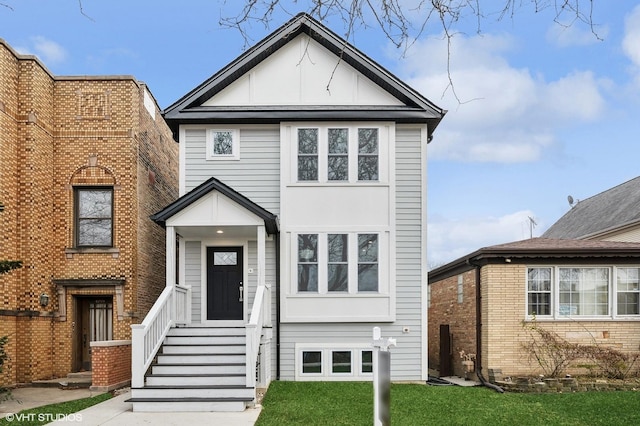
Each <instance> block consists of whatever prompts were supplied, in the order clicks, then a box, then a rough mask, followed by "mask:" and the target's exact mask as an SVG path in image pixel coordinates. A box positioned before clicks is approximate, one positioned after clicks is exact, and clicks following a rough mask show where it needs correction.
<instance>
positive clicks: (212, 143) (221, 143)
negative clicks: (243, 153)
mask: <svg viewBox="0 0 640 426" xmlns="http://www.w3.org/2000/svg"><path fill="white" fill-rule="evenodd" d="M237 133H238V132H237V131H236V130H233V129H209V130H208V131H207V160H239V159H240V146H239V142H238V134H237Z"/></svg>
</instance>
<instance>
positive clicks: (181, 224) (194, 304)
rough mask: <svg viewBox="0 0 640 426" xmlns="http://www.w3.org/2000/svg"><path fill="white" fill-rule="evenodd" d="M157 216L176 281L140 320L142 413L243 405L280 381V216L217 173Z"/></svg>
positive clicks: (136, 379) (135, 332) (135, 360)
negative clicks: (274, 355)
mask: <svg viewBox="0 0 640 426" xmlns="http://www.w3.org/2000/svg"><path fill="white" fill-rule="evenodd" d="M152 219H153V220H154V221H156V222H157V223H158V224H159V225H162V226H164V227H165V229H166V258H167V262H166V264H167V266H166V287H165V290H164V291H163V292H162V294H161V295H160V297H159V298H158V300H157V301H156V303H155V304H154V306H153V308H152V309H151V310H150V311H149V313H148V314H147V316H146V317H145V319H144V321H143V322H142V324H136V325H132V399H131V401H132V402H133V409H134V411H238V410H243V409H244V408H245V407H246V405H247V404H251V403H252V401H254V400H255V398H256V389H257V387H265V386H266V385H267V384H268V383H269V381H270V380H271V373H270V372H271V368H270V366H271V340H272V334H273V333H272V326H273V323H274V322H275V321H273V320H272V309H271V306H272V301H273V300H274V297H275V296H274V295H273V294H272V286H271V284H272V283H274V282H276V279H275V271H276V269H277V268H276V266H275V265H276V262H277V253H278V249H277V246H278V222H277V217H276V216H275V215H273V214H271V213H270V212H268V211H266V210H264V209H263V208H262V207H260V206H258V205H257V204H255V203H253V202H252V201H251V200H249V199H248V198H246V197H244V196H243V195H241V194H239V193H237V192H236V191H234V190H232V189H231V188H229V187H228V186H226V185H224V184H223V183H222V182H220V181H219V180H217V179H215V178H211V179H209V180H207V181H206V182H204V183H203V184H201V185H200V186H198V187H196V188H195V189H193V190H192V191H190V192H189V193H187V194H186V195H184V196H183V197H181V198H179V199H178V200H176V201H175V202H174V203H172V204H170V205H169V206H167V207H166V208H165V209H163V210H162V211H161V212H158V213H157V214H155V215H154V216H152Z"/></svg>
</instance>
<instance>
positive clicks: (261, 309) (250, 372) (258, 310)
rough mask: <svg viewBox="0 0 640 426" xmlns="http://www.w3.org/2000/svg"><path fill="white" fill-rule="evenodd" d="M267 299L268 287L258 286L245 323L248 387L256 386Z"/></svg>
mask: <svg viewBox="0 0 640 426" xmlns="http://www.w3.org/2000/svg"><path fill="white" fill-rule="evenodd" d="M269 300H270V299H269V288H268V287H267V286H265V285H261V286H258V288H257V290H256V295H255V298H254V300H253V307H252V308H251V316H250V317H249V323H247V324H246V325H245V327H246V333H247V363H246V376H247V382H246V383H247V387H250V388H253V387H255V386H256V366H257V365H258V353H259V349H260V338H261V337H262V326H263V325H264V323H265V318H264V314H265V311H266V310H265V301H269Z"/></svg>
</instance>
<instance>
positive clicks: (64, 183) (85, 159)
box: [0, 39, 178, 385]
mask: <svg viewBox="0 0 640 426" xmlns="http://www.w3.org/2000/svg"><path fill="white" fill-rule="evenodd" d="M0 152H2V155H1V156H0V203H1V204H2V205H3V206H4V208H3V211H2V212H0V259H19V260H22V261H23V267H22V268H21V269H17V270H14V271H12V272H10V273H8V274H5V275H2V276H0V294H1V295H2V297H1V298H0V336H4V335H8V336H9V344H8V347H7V352H8V354H9V356H10V361H9V362H8V364H5V369H4V370H5V371H4V373H3V375H2V376H1V377H0V384H4V385H11V384H14V383H28V382H32V381H34V380H39V379H47V378H54V377H63V376H65V375H67V374H68V373H70V372H75V371H83V370H89V369H91V349H92V348H91V341H114V342H116V343H117V342H119V341H120V342H121V341H125V342H126V341H127V340H130V339H131V327H130V326H131V324H132V323H138V322H140V321H141V320H142V318H144V316H145V314H146V313H147V311H148V310H149V309H150V308H151V306H152V305H153V303H154V301H155V299H156V298H157V296H158V295H159V294H160V292H161V291H162V289H163V288H164V286H165V235H164V230H163V229H162V228H160V227H159V226H157V225H156V224H155V223H153V222H152V221H151V220H149V216H150V215H151V214H152V213H154V212H156V211H158V210H159V209H161V208H162V207H163V206H165V205H166V204H168V203H169V202H170V201H172V200H174V199H175V198H176V197H177V195H178V146H177V144H176V143H175V142H174V140H173V138H172V134H171V132H170V130H169V128H168V127H167V125H166V124H165V122H164V120H163V118H162V116H161V115H160V111H159V110H158V107H157V105H156V102H155V100H154V99H153V97H152V96H151V95H150V92H149V91H148V89H147V87H146V86H145V85H144V83H141V82H139V81H137V80H136V79H135V78H134V77H132V76H100V77H93V76H79V77H60V76H54V75H52V74H51V73H50V72H49V71H48V70H47V69H46V68H45V66H44V65H43V64H42V63H41V62H40V61H39V60H38V59H37V58H35V57H33V56H23V55H19V54H17V53H16V52H15V51H13V50H12V49H11V47H10V46H9V45H8V44H7V43H6V42H4V41H3V40H1V39H0ZM108 346H109V345H107V347H108ZM125 346H126V345H125ZM98 351H99V350H98V349H97V348H94V352H98ZM116 352H117V353H119V356H130V355H127V353H128V354H130V347H126V348H125V349H124V350H123V349H122V348H120V349H118V350H117V351H116ZM123 354H124V355H123ZM124 364H125V365H126V364H127V362H126V361H125V362H124ZM94 373H95V372H94ZM94 378H95V377H94ZM94 381H95V380H94Z"/></svg>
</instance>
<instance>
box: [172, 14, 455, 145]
mask: <svg viewBox="0 0 640 426" xmlns="http://www.w3.org/2000/svg"><path fill="white" fill-rule="evenodd" d="M302 33H305V34H307V35H308V36H309V37H311V38H313V39H314V40H316V41H317V42H318V43H320V44H321V45H322V46H324V47H325V48H327V49H328V50H330V51H331V52H333V53H334V54H336V56H337V57H339V58H340V60H342V61H344V62H346V63H347V64H349V65H351V66H352V67H353V68H355V69H356V70H358V71H359V72H361V73H362V74H363V75H365V76H367V77H368V78H369V79H370V80H372V81H373V82H374V83H376V84H377V85H379V86H380V87H382V88H383V89H385V90H386V91H387V92H389V93H390V94H392V95H393V96H395V97H396V98H397V99H399V100H400V101H402V102H403V103H405V104H406V105H407V106H408V107H409V108H418V109H421V110H423V111H424V112H425V113H426V115H428V116H429V117H431V118H433V121H432V123H431V124H432V126H430V128H429V132H430V133H432V132H433V130H434V129H435V128H436V126H437V125H438V123H439V122H440V120H441V119H442V117H444V115H445V114H446V110H444V109H441V108H440V107H438V106H436V105H435V104H434V103H432V102H431V101H429V100H428V99H427V98H425V97H424V96H422V95H421V94H420V93H418V92H417V91H415V90H414V89H412V88H411V87H409V86H407V85H406V84H405V83H403V82H402V81H401V80H399V79H398V78H397V77H395V76H394V75H393V74H392V73H390V72H389V71H387V70H386V69H384V68H383V67H381V66H380V65H379V64H377V63H376V62H374V61H373V60H371V59H370V58H369V57H367V56H366V55H365V54H364V53H362V52H361V51H359V50H358V49H356V48H355V47H354V46H352V45H351V44H349V43H348V42H347V41H346V40H344V39H342V38H341V37H339V36H338V35H337V34H335V33H334V32H332V31H331V30H329V29H328V28H327V27H325V26H324V25H322V24H321V23H320V22H318V21H316V20H315V19H313V18H312V17H311V16H309V15H307V14H306V13H300V14H298V15H296V16H295V17H294V18H293V19H291V20H290V21H289V22H287V23H285V24H284V25H283V26H281V27H280V28H279V29H277V30H276V31H274V32H273V33H272V34H270V35H268V36H267V37H266V38H264V39H263V40H262V41H260V42H258V43H257V44H256V45H255V46H253V47H252V48H251V49H249V50H247V51H246V52H245V53H244V54H242V55H240V56H239V57H238V58H237V59H235V60H234V61H232V62H231V63H229V64H228V65H227V66H226V67H224V68H222V69H221V70H220V71H218V72H217V73H216V74H214V75H213V76H211V77H210V78H209V79H208V80H206V81H205V82H204V83H202V84H201V85H199V86H198V87H196V88H195V89H193V90H192V91H191V92H189V93H187V94H186V95H185V96H183V97H182V98H181V99H179V100H178V101H176V102H175V103H173V104H172V105H170V106H169V107H168V108H166V109H165V111H164V114H163V115H164V118H165V120H167V121H168V122H170V124H171V121H172V120H178V121H179V120H181V119H182V117H183V116H182V113H184V110H186V109H191V108H194V107H198V106H200V105H201V104H202V103H203V102H205V101H206V100H207V99H209V98H211V97H212V96H213V95H215V94H216V93H218V92H219V91H221V90H222V89H224V88H225V87H227V86H228V85H230V84H231V83H233V82H234V81H235V80H237V79H238V78H239V77H241V76H242V75H244V74H246V73H247V72H248V71H249V70H250V69H251V68H253V67H255V66H256V65H257V64H259V63H260V62H262V61H263V60H265V59H266V58H268V57H269V56H270V55H271V54H273V53H274V52H275V51H276V50H278V49H279V48H280V47H282V46H284V45H285V44H287V43H288V42H289V41H290V40H292V39H293V38H295V37H296V36H297V35H299V34H302ZM248 118H249V117H248ZM250 118H252V119H253V118H255V117H254V116H253V115H252V116H251V117H250Z"/></svg>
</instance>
